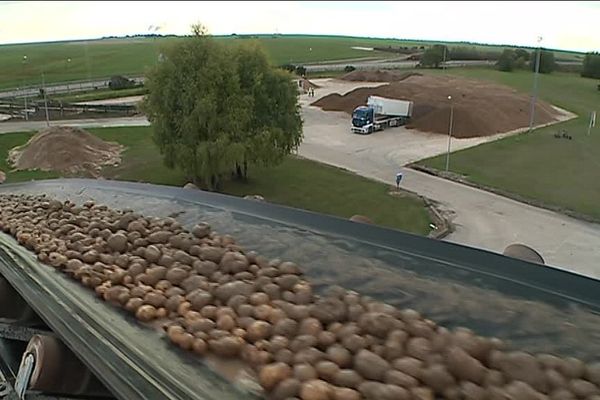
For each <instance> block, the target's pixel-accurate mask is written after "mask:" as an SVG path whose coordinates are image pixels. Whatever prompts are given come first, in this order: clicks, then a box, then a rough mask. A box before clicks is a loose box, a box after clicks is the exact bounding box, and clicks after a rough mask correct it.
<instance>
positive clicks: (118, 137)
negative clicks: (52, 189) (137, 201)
mask: <svg viewBox="0 0 600 400" xmlns="http://www.w3.org/2000/svg"><path fill="white" fill-rule="evenodd" d="M89 131H90V132H92V133H94V134H96V135H98V136H99V137H101V138H102V139H104V140H107V141H116V142H119V143H121V144H123V145H124V146H126V148H127V149H126V150H125V152H124V154H123V161H122V163H121V165H119V166H117V167H107V168H104V170H103V175H104V176H105V177H107V178H110V179H118V180H125V181H137V182H149V183H155V184H163V185H174V186H183V185H184V184H185V183H186V182H187V181H186V179H185V177H184V176H183V174H182V173H181V172H180V171H178V170H171V169H168V168H166V167H165V166H164V165H163V163H162V158H161V156H160V154H159V152H158V149H157V148H156V146H155V145H154V143H153V142H152V139H151V128H149V127H123V128H98V129H90V130H89ZM31 135H32V133H11V134H6V135H0V169H1V170H3V171H5V172H6V173H7V183H10V182H19V181H26V180H31V179H44V178H54V177H57V176H58V174H54V173H43V172H39V171H26V172H9V171H10V169H9V167H8V165H7V164H6V156H7V154H8V150H10V149H11V148H13V147H15V146H18V145H21V144H24V143H25V142H26V141H27V140H28V139H29V138H30V137H31ZM389 190H390V187H389V186H388V185H385V184H382V183H379V182H375V181H371V180H369V179H366V178H362V177H360V176H358V175H355V174H353V173H350V172H347V171H344V170H341V169H338V168H333V167H329V166H326V165H323V164H319V163H316V162H313V161H309V160H304V159H298V158H295V157H289V158H287V159H286V160H285V161H284V162H283V163H282V164H281V165H279V166H277V167H275V168H260V169H258V168H257V169H253V170H250V177H249V180H248V182H244V183H243V182H227V183H226V184H225V185H224V187H223V192H224V193H228V194H232V195H236V196H244V195H247V194H260V195H262V196H264V197H265V198H266V199H267V201H269V202H272V203H278V204H284V205H288V206H292V207H297V208H303V209H307V210H311V211H316V212H321V213H325V214H331V215H336V216H340V217H343V218H349V217H351V216H352V215H354V214H362V215H366V216H368V217H369V218H371V220H373V221H374V222H375V223H377V224H380V225H384V226H388V227H391V228H397V229H401V230H404V231H408V232H412V233H417V234H423V235H426V234H427V233H429V223H430V222H431V220H430V217H429V214H428V212H427V210H426V209H425V207H424V204H423V202H422V201H421V200H420V199H416V198H413V197H409V196H406V197H392V196H390V195H389V194H388V192H389Z"/></svg>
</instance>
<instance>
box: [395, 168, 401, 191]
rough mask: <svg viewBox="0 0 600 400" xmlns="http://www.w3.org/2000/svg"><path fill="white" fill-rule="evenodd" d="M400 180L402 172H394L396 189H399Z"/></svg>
mask: <svg viewBox="0 0 600 400" xmlns="http://www.w3.org/2000/svg"><path fill="white" fill-rule="evenodd" d="M400 181H402V172H398V173H397V174H396V189H400Z"/></svg>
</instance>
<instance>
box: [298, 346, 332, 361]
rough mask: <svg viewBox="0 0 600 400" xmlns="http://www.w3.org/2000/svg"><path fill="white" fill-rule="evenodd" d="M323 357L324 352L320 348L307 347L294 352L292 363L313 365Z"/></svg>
mask: <svg viewBox="0 0 600 400" xmlns="http://www.w3.org/2000/svg"><path fill="white" fill-rule="evenodd" d="M324 359H325V353H323V352H322V351H320V350H317V349H316V348H314V347H309V348H308V349H304V350H300V351H299V352H298V353H296V354H294V363H295V364H302V363H308V364H310V365H315V364H316V363H317V362H319V361H321V360H324Z"/></svg>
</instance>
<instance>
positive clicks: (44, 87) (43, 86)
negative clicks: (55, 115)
mask: <svg viewBox="0 0 600 400" xmlns="http://www.w3.org/2000/svg"><path fill="white" fill-rule="evenodd" d="M42 91H43V92H44V107H45V108H46V126H48V127H49V126H50V117H49V116H48V97H46V79H45V77H44V72H43V71H42Z"/></svg>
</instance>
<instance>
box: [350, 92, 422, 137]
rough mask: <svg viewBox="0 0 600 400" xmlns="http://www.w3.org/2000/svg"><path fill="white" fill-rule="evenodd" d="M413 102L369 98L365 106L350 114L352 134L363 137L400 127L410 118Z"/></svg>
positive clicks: (377, 97) (375, 97)
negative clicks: (389, 128)
mask: <svg viewBox="0 0 600 400" xmlns="http://www.w3.org/2000/svg"><path fill="white" fill-rule="evenodd" d="M412 110H413V102H412V101H407V100H396V99H388V98H385V97H379V96H369V98H368V100H367V105H366V106H359V107H356V108H355V109H354V111H353V112H352V127H351V129H352V132H354V133H360V134H363V135H366V134H369V133H372V132H375V131H381V130H383V129H385V128H388V127H392V126H401V125H404V124H405V123H406V121H407V120H408V119H409V118H410V117H411V116H412Z"/></svg>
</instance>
